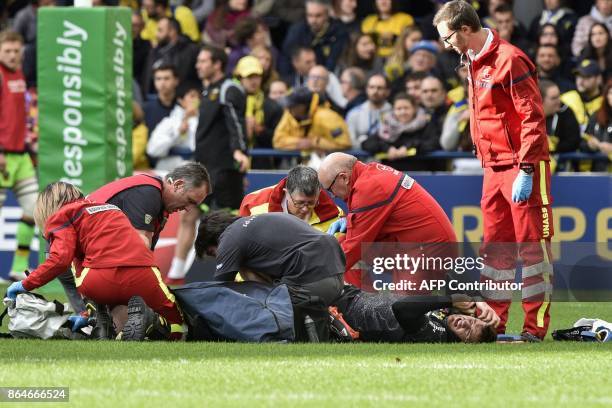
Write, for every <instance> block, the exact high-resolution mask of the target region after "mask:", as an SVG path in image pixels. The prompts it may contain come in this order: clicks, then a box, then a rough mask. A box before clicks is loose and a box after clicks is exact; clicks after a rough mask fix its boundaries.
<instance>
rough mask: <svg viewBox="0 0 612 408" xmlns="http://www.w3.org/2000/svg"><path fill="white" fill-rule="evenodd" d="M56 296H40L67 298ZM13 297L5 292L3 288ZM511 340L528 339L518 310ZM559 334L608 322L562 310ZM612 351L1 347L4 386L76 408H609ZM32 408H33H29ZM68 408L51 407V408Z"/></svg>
mask: <svg viewBox="0 0 612 408" xmlns="http://www.w3.org/2000/svg"><path fill="white" fill-rule="evenodd" d="M57 289H58V287H57V286H55V287H53V286H51V287H50V288H49V289H44V290H43V291H42V292H43V293H44V294H45V295H46V296H47V297H48V298H58V299H61V295H60V293H58V292H56V291H57ZM0 291H2V292H4V287H0ZM516 306H517V307H513V309H512V311H511V324H510V327H509V332H513V333H517V332H518V331H519V330H520V327H521V326H520V325H521V322H522V315H521V313H522V312H521V310H520V307H518V306H519V304H517V305H516ZM552 310H553V315H552V316H553V319H552V322H551V328H565V327H570V326H571V325H572V324H573V322H574V321H575V320H576V319H578V318H579V317H602V318H604V319H605V318H607V319H608V320H610V315H611V314H612V305H611V304H609V303H555V304H553V309H552ZM611 362H612V343H608V344H594V343H557V342H552V340H550V338H549V339H548V340H547V341H546V342H545V343H544V344H479V345H464V344H325V345H324V344H288V345H284V344H231V343H178V344H177V343H139V344H135V343H119V342H86V341H82V342H68V341H36V340H0V386H67V387H70V404H71V405H77V406H88V407H89V406H91V407H96V406H104V407H106V406H130V407H138V406H142V407H152V406H162V405H163V406H167V407H169V406H173V407H174V406H185V407H193V406H215V407H216V406H247V405H248V406H289V405H290V406H339V405H347V406H351V405H358V406H374V405H377V406H381V405H384V406H423V405H426V406H444V407H447V406H493V405H494V404H495V405H500V404H503V406H559V405H568V406H569V405H573V406H611V405H612V394H611V393H610V386H609V378H610V376H611V374H612V364H611ZM19 405H24V404H19ZM19 405H17V406H19ZM52 405H57V406H60V407H61V406H66V404H64V403H48V405H47V404H45V406H52Z"/></svg>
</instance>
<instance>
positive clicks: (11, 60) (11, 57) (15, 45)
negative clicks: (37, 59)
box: [0, 41, 23, 71]
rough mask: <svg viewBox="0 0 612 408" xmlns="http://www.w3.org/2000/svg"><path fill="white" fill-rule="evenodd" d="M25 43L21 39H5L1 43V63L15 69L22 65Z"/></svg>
mask: <svg viewBox="0 0 612 408" xmlns="http://www.w3.org/2000/svg"><path fill="white" fill-rule="evenodd" d="M22 49H23V44H22V43H21V42H20V41H5V42H3V43H2V44H0V63H1V64H2V65H4V66H5V67H7V68H8V69H10V70H12V71H15V70H17V69H18V68H19V67H20V65H21V55H22Z"/></svg>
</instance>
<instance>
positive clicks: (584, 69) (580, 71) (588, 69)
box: [574, 59, 601, 77]
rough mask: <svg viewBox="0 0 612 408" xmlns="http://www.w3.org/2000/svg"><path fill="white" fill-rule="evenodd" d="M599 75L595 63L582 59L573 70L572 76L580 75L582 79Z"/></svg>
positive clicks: (597, 66)
mask: <svg viewBox="0 0 612 408" xmlns="http://www.w3.org/2000/svg"><path fill="white" fill-rule="evenodd" d="M599 74H601V69H599V65H597V62H596V61H595V60H592V59H584V60H582V61H580V63H579V64H578V66H577V67H576V68H574V75H580V76H583V77H591V76H597V75H599Z"/></svg>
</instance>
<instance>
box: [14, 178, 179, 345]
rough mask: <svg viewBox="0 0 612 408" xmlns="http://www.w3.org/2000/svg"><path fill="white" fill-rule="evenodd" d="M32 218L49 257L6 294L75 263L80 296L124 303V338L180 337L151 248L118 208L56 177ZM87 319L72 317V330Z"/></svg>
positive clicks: (174, 310) (50, 277) (175, 310)
mask: <svg viewBox="0 0 612 408" xmlns="http://www.w3.org/2000/svg"><path fill="white" fill-rule="evenodd" d="M34 220H35V221H36V225H37V226H38V228H39V229H40V231H44V237H45V239H46V240H47V242H48V243H49V257H48V258H47V260H46V261H45V262H44V263H43V264H41V265H40V266H39V267H38V268H36V269H35V270H34V271H33V272H32V273H30V275H29V276H28V277H27V278H26V279H24V280H22V281H20V282H15V283H13V284H12V285H11V286H9V288H8V290H7V296H8V297H9V298H12V299H15V298H16V297H17V294H18V293H21V292H26V291H30V290H34V289H36V288H39V287H41V286H43V285H45V284H47V283H48V282H50V281H51V280H53V279H54V278H56V277H57V276H58V275H60V274H61V273H62V272H64V271H66V270H67V268H68V267H69V266H70V265H71V264H73V266H74V270H75V280H76V285H77V289H78V291H79V293H80V294H81V295H83V296H85V297H87V298H89V299H91V300H93V301H94V302H96V303H98V304H108V305H125V304H127V305H128V321H127V323H126V324H125V326H124V328H123V333H122V339H123V340H144V339H145V337H149V338H167V339H180V338H181V336H182V324H183V318H182V315H181V312H180V311H179V309H178V307H177V304H176V302H175V300H174V296H173V295H172V294H171V293H170V292H169V291H168V288H167V287H166V285H164V284H163V283H162V281H161V276H160V273H159V270H158V269H157V268H156V267H155V260H154V258H153V252H151V250H149V248H147V246H146V245H145V243H144V241H143V240H142V238H141V237H140V235H139V234H138V232H137V231H136V230H135V229H134V228H133V227H132V225H131V224H130V222H129V220H128V218H127V217H126V216H125V215H124V214H123V212H121V210H120V209H119V208H118V207H116V206H114V205H112V204H98V203H94V202H91V201H89V200H86V199H84V198H83V193H82V192H81V191H80V190H79V189H78V188H76V187H75V186H73V185H72V184H68V183H64V182H56V183H51V184H49V185H48V186H47V187H46V188H45V190H44V191H43V192H42V193H40V195H39V196H38V199H37V201H36V208H35V209H34ZM147 305H149V306H150V307H151V308H152V309H153V310H155V312H157V313H159V316H158V315H157V313H155V312H153V310H151V309H149V308H148V307H147ZM86 324H87V318H86V316H81V317H80V318H77V319H74V324H73V330H76V329H78V328H80V327H83V326H85V325H86Z"/></svg>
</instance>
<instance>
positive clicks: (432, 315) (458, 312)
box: [336, 285, 499, 343]
mask: <svg viewBox="0 0 612 408" xmlns="http://www.w3.org/2000/svg"><path fill="white" fill-rule="evenodd" d="M453 299H454V297H453ZM336 306H337V308H338V310H339V311H340V312H341V313H342V314H343V316H344V320H345V321H346V323H348V324H349V325H350V326H351V328H352V329H353V330H355V331H358V332H359V339H360V340H362V341H368V342H393V343H451V342H464V343H487V342H493V341H495V339H496V337H497V335H496V331H495V327H496V326H497V324H498V323H499V317H498V316H497V315H496V314H495V312H494V311H493V309H491V308H490V307H489V306H488V305H487V304H486V303H485V302H471V301H453V300H452V299H451V297H448V296H444V297H438V296H400V295H394V294H389V293H381V292H375V293H368V292H364V291H362V290H361V289H358V288H356V287H355V286H352V285H345V286H344V289H343V291H342V295H341V296H340V297H339V298H338V299H337V300H336ZM476 311H478V312H479V314H478V317H474V316H472V315H473V314H474V313H475V312H476Z"/></svg>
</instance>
